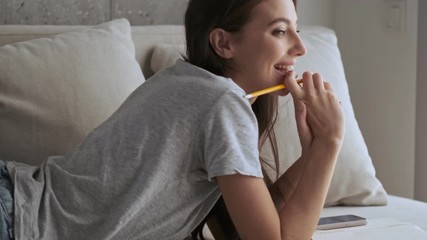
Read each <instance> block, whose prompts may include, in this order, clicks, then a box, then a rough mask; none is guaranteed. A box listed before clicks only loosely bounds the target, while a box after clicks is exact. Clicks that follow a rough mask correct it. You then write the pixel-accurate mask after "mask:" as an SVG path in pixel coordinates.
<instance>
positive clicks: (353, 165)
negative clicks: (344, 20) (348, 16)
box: [151, 26, 387, 206]
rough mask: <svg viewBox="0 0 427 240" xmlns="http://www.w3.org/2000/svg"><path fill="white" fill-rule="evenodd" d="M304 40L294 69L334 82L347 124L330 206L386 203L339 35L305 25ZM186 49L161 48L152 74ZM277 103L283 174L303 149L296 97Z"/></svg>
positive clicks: (171, 61)
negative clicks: (357, 115) (355, 108)
mask: <svg viewBox="0 0 427 240" xmlns="http://www.w3.org/2000/svg"><path fill="white" fill-rule="evenodd" d="M300 36H301V38H302V39H303V41H304V43H305V44H306V46H307V48H308V52H307V54H306V55H305V56H303V57H301V58H299V59H298V60H297V61H298V63H297V65H296V71H297V72H298V73H299V74H300V75H301V74H302V73H303V72H304V71H312V72H319V73H321V74H322V75H323V77H324V78H325V79H326V80H327V81H329V82H330V83H331V84H332V86H333V88H334V91H335V92H336V94H337V96H338V97H339V99H340V101H341V103H342V107H343V111H344V116H345V121H346V125H345V136H344V142H343V145H342V148H341V151H340V153H339V157H338V161H337V165H336V168H335V172H334V175H333V178H332V182H331V186H330V189H329V193H328V195H327V199H326V206H332V205H338V204H344V205H383V204H386V203H387V194H386V192H385V190H384V188H383V186H382V184H381V182H380V181H379V180H378V179H377V178H376V176H375V168H374V166H373V164H372V160H371V157H370V155H369V153H368V149H367V146H366V143H365V141H364V139H363V136H362V133H361V131H360V129H359V126H358V123H357V120H356V118H355V115H354V112H353V107H352V104H351V100H350V96H349V91H348V86H347V81H346V78H345V74H344V68H343V64H342V61H341V56H340V51H339V49H338V45H337V39H336V35H335V33H334V32H333V31H332V30H330V29H327V28H324V27H318V26H305V27H302V28H301V35H300ZM174 49H175V50H174ZM182 49H184V46H182V45H179V46H171V45H169V46H167V45H159V46H158V47H157V48H156V50H155V53H156V54H153V58H152V60H151V66H152V67H154V69H153V71H158V70H160V69H162V68H164V67H166V66H169V65H171V64H173V63H174V62H175V61H176V59H177V58H179V57H180V51H182ZM279 101H280V102H279V104H280V106H279V108H280V109H279V116H278V121H277V124H276V127H275V131H276V134H277V141H278V146H279V156H280V164H281V165H280V172H281V173H283V172H284V171H285V170H286V169H287V168H289V167H290V166H291V165H292V164H293V163H294V162H295V160H296V159H298V158H299V156H300V155H301V146H300V143H299V137H298V133H297V130H296V123H295V113H294V107H293V102H292V98H291V96H286V97H281V98H280V100H279ZM268 148H269V146H266V148H265V149H263V150H262V152H261V154H262V155H263V156H265V157H267V158H269V159H272V156H271V155H270V154H269V153H270V152H269V151H268ZM268 170H269V169H267V172H268V174H269V175H270V176H271V177H272V178H273V179H275V174H274V173H273V171H268Z"/></svg>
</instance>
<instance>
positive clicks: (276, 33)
mask: <svg viewBox="0 0 427 240" xmlns="http://www.w3.org/2000/svg"><path fill="white" fill-rule="evenodd" d="M287 32H288V30H285V29H276V30H274V31H273V35H274V36H278V37H280V36H285V35H286V33H287ZM295 32H296V33H299V32H300V30H299V29H296V30H295Z"/></svg>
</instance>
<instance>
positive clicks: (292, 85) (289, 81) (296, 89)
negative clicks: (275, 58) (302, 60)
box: [285, 71, 303, 97]
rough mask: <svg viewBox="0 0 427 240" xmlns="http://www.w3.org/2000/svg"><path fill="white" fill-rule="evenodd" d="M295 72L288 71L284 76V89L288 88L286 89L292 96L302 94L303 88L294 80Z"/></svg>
mask: <svg viewBox="0 0 427 240" xmlns="http://www.w3.org/2000/svg"><path fill="white" fill-rule="evenodd" d="M296 76H297V74H296V72H295V71H290V72H288V73H286V76H285V86H286V89H288V91H289V92H290V93H291V95H292V96H294V97H295V96H303V90H302V88H301V86H300V85H299V84H298V82H297V80H296Z"/></svg>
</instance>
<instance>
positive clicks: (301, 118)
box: [294, 100, 313, 152]
mask: <svg viewBox="0 0 427 240" xmlns="http://www.w3.org/2000/svg"><path fill="white" fill-rule="evenodd" d="M294 105H295V119H296V123H297V130H298V135H299V138H300V143H301V147H302V150H303V152H304V151H305V150H306V149H309V148H310V146H311V143H312V141H313V134H312V132H311V129H310V126H309V125H308V123H307V108H306V106H305V104H304V103H303V102H302V101H298V100H297V101H295V102H294Z"/></svg>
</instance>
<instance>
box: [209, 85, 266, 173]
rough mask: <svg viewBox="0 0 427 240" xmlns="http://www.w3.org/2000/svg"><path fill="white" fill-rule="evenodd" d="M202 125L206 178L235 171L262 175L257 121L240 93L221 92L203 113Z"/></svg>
mask: <svg viewBox="0 0 427 240" xmlns="http://www.w3.org/2000/svg"><path fill="white" fill-rule="evenodd" d="M202 128H203V130H202V132H203V134H202V139H201V140H202V148H203V153H202V154H203V162H204V165H205V169H206V171H207V175H208V180H209V181H212V179H213V178H215V177H216V176H223V175H231V174H237V173H238V174H242V175H247V176H255V177H263V175H262V170H261V164H260V162H259V150H258V124H257V120H256V117H255V114H254V113H253V111H252V108H251V106H250V103H249V102H248V101H247V100H246V99H244V98H243V97H242V94H239V93H238V92H236V91H227V92H226V93H224V94H223V95H222V96H221V97H220V98H219V99H218V100H217V101H216V103H215V104H214V106H213V107H212V108H211V109H210V111H209V113H208V114H207V115H206V118H205V121H204V125H203V126H202Z"/></svg>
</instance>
